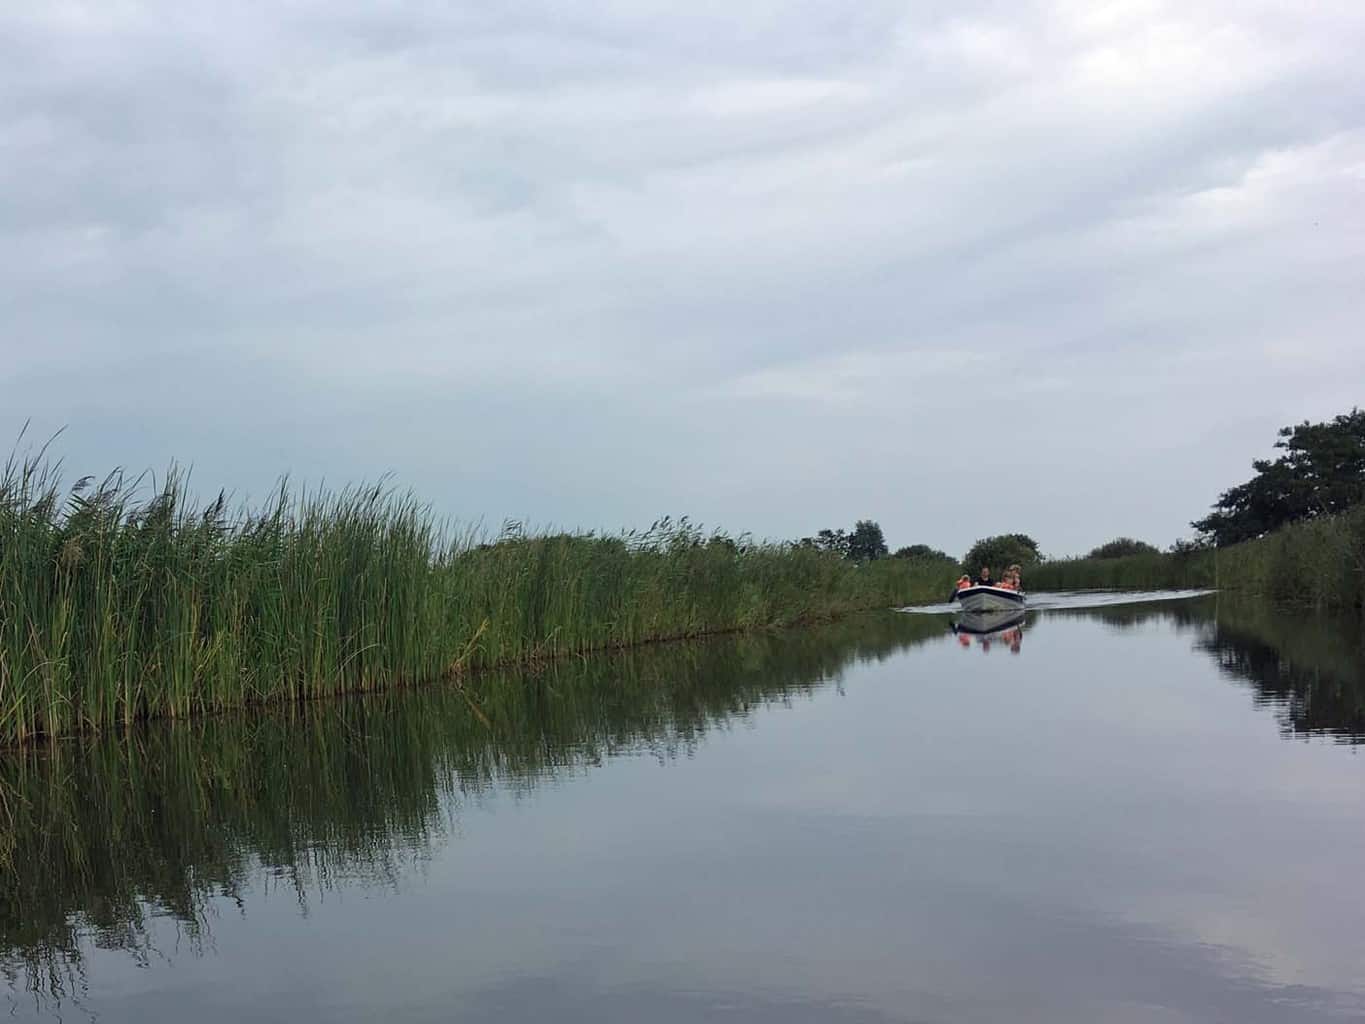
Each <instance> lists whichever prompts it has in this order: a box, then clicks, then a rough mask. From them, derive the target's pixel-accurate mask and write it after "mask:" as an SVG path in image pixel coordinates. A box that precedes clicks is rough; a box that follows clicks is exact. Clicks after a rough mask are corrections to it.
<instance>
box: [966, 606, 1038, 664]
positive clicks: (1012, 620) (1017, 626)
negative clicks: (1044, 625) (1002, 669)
mask: <svg viewBox="0 0 1365 1024" xmlns="http://www.w3.org/2000/svg"><path fill="white" fill-rule="evenodd" d="M1027 617H1028V613H1027V612H1026V611H1024V610H1023V609H1022V608H1016V609H1011V610H1008V611H987V612H963V613H962V614H961V615H959V616H958V617H957V618H956V619H955V620H954V621H953V623H952V625H951V629H952V631H953V632H954V633H955V634H956V635H957V638H958V640H957V642H958V643H959V644H960V645H961V646H962V647H963V648H964V649H967V648H970V647H971V646H972V641H973V640H975V641H976V643H977V646H979V647H980V648H981V650H982V652H983V653H986V654H989V653H990V650H991V648H992V647H993V646H994V645H996V644H1001V645H1003V646H1005V647H1008V648H1009V651H1010V653H1011V654H1018V653H1019V651H1020V648H1021V647H1022V645H1023V642H1024V621H1025V619H1026V618H1027Z"/></svg>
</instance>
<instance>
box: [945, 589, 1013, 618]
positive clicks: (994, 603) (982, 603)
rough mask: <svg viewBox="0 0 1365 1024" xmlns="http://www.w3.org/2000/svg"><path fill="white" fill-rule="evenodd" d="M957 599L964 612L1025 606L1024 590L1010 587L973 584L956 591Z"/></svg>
mask: <svg viewBox="0 0 1365 1024" xmlns="http://www.w3.org/2000/svg"><path fill="white" fill-rule="evenodd" d="M949 600H950V601H956V602H957V603H958V604H959V605H960V606H961V608H962V610H963V611H964V612H1002V611H1013V610H1014V609H1016V608H1022V607H1024V600H1025V598H1024V592H1023V591H1022V590H1011V589H1010V588H1009V587H988V586H971V587H963V588H962V589H961V590H959V591H957V592H955V593H954V594H953V596H952V597H951V598H949Z"/></svg>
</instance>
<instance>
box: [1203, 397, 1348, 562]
mask: <svg viewBox="0 0 1365 1024" xmlns="http://www.w3.org/2000/svg"><path fill="white" fill-rule="evenodd" d="M1279 437H1280V439H1279V440H1278V441H1276V442H1275V447H1276V448H1278V449H1280V450H1281V451H1282V452H1283V453H1284V454H1282V455H1281V456H1279V457H1278V458H1276V459H1257V460H1256V461H1255V462H1253V463H1252V464H1251V468H1252V469H1254V470H1255V471H1256V475H1255V476H1253V477H1252V478H1251V479H1250V480H1248V481H1247V482H1246V483H1243V484H1238V485H1237V486H1236V487H1232V488H1229V489H1228V490H1226V491H1224V492H1223V493H1222V494H1221V495H1219V497H1218V501H1217V502H1215V503H1214V506H1213V511H1212V512H1211V513H1210V514H1209V515H1207V516H1205V517H1204V518H1203V519H1199V520H1196V521H1195V522H1194V523H1192V524H1191V525H1192V526H1193V527H1194V528H1195V529H1196V530H1198V531H1199V532H1200V533H1202V534H1205V535H1207V536H1209V537H1211V538H1212V539H1213V542H1214V543H1215V544H1217V545H1219V546H1220V547H1221V546H1222V545H1225V544H1236V543H1237V542H1238V541H1243V540H1250V539H1251V538H1253V537H1259V536H1261V535H1262V534H1263V533H1267V532H1269V531H1270V530H1274V529H1276V528H1277V527H1280V526H1284V525H1285V524H1286V523H1292V522H1295V521H1297V520H1300V519H1312V518H1314V517H1315V516H1320V515H1330V514H1332V513H1335V512H1342V511H1344V510H1346V509H1347V508H1350V507H1351V506H1352V505H1357V504H1359V503H1361V502H1362V501H1365V411H1362V410H1360V409H1352V410H1351V411H1350V412H1349V413H1344V414H1342V415H1340V416H1337V417H1336V418H1334V419H1332V420H1329V421H1327V422H1325V423H1309V422H1307V421H1306V420H1305V421H1304V422H1303V423H1300V424H1299V425H1298V426H1296V427H1283V428H1281V429H1280V433H1279Z"/></svg>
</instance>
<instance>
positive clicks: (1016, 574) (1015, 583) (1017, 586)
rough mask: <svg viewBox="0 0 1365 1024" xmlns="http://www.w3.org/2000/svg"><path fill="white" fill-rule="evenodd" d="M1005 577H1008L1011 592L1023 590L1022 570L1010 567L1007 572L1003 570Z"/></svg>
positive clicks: (1015, 566)
mask: <svg viewBox="0 0 1365 1024" xmlns="http://www.w3.org/2000/svg"><path fill="white" fill-rule="evenodd" d="M1005 575H1007V576H1008V577H1009V581H1010V589H1012V590H1023V589H1024V577H1023V575H1022V570H1021V569H1020V568H1019V566H1017V565H1011V566H1010V567H1009V568H1008V569H1007V570H1005Z"/></svg>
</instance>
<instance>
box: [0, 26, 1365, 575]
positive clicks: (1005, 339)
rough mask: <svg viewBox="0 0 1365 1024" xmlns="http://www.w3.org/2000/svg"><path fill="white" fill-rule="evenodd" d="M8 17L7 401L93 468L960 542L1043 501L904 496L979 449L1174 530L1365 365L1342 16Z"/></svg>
mask: <svg viewBox="0 0 1365 1024" xmlns="http://www.w3.org/2000/svg"><path fill="white" fill-rule="evenodd" d="M0 40H3V42H0V62H3V63H2V64H0V66H4V67H5V68H6V69H7V70H6V72H5V73H4V74H3V76H0V275H2V276H3V279H4V281H5V282H6V296H7V301H6V302H5V303H4V304H3V306H0V339H3V340H0V345H3V347H4V351H3V353H0V355H3V369H0V431H8V432H10V434H11V435H13V434H14V433H17V429H18V424H20V423H22V422H23V420H24V419H26V418H28V417H35V421H36V422H37V423H39V425H47V426H51V427H54V428H55V427H56V426H60V425H62V424H69V425H70V429H69V430H68V432H67V434H66V435H65V436H64V438H63V441H62V444H63V446H64V451H65V454H66V455H67V457H68V460H69V461H71V462H72V463H73V464H76V465H79V466H80V467H81V469H82V470H84V469H87V468H88V469H91V470H97V469H100V468H102V467H101V466H99V465H95V463H99V462H100V461H101V460H106V461H107V460H111V459H112V460H114V461H117V462H119V463H123V464H130V465H135V466H140V465H145V464H158V463H160V462H161V461H162V460H163V459H164V458H166V457H168V456H169V455H170V454H177V455H179V456H180V457H182V458H184V459H192V460H194V461H195V462H196V463H198V464H199V466H200V473H199V476H200V478H201V479H204V480H208V478H210V477H213V476H214V474H219V475H221V476H223V477H224V479H222V480H221V481H219V480H217V479H216V478H215V479H214V480H213V483H214V484H215V487H216V485H217V484H218V483H219V482H221V483H223V484H227V485H228V486H230V487H235V488H238V489H247V490H250V489H258V488H259V487H260V486H261V485H262V482H263V481H268V480H270V479H273V478H274V477H275V476H276V475H278V474H279V473H281V472H283V471H290V472H293V473H295V474H296V475H300V476H304V477H312V476H318V475H323V473H324V471H325V474H326V475H328V476H329V477H331V478H335V477H337V476H341V477H343V478H344V477H346V476H348V475H363V474H370V473H373V472H374V471H376V470H379V471H382V470H384V469H393V470H395V472H396V473H397V474H398V475H399V476H400V477H401V478H403V479H404V481H405V482H411V483H412V484H413V485H414V486H415V487H417V488H418V489H419V490H420V491H422V492H423V493H424V494H426V495H427V496H428V497H430V498H431V499H432V501H433V502H434V503H435V504H436V505H437V506H438V507H441V508H443V509H450V510H452V511H458V512H460V513H461V514H470V513H472V514H476V515H485V516H487V517H489V518H490V519H492V520H495V521H496V520H497V519H499V518H500V517H501V516H502V515H504V514H518V515H529V516H530V517H531V518H533V519H536V520H538V521H573V522H579V523H584V524H589V525H607V526H617V525H623V524H630V523H634V522H637V521H640V520H643V519H650V518H653V517H654V516H655V515H657V514H659V513H661V512H673V513H675V514H676V513H680V512H694V513H696V512H704V514H705V516H706V517H707V518H708V519H709V520H710V521H712V522H717V523H723V524H725V525H728V526H731V527H732V528H734V529H749V530H753V531H755V532H758V533H760V534H772V535H788V536H789V535H800V534H805V533H809V532H810V531H811V530H812V529H816V528H818V527H820V526H823V525H834V524H837V523H840V522H843V521H845V520H849V521H851V519H852V518H853V517H855V516H866V515H873V516H876V517H878V518H880V519H881V520H882V522H883V525H884V526H885V527H886V528H887V532H888V535H889V536H891V537H892V538H893V539H899V540H900V541H904V542H907V543H909V542H914V541H929V542H933V543H935V544H936V545H939V546H946V547H950V548H957V547H964V546H965V545H966V544H967V543H969V542H970V541H971V540H972V539H973V535H975V534H976V533H981V532H990V531H993V530H994V529H996V528H998V529H1014V528H1016V526H1017V527H1018V528H1024V525H1025V524H1023V523H1022V522H1020V523H1015V522H1013V521H1005V520H1009V519H1010V515H1011V513H1010V511H1009V510H1002V509H999V508H998V507H995V508H989V509H987V508H983V509H980V510H974V511H971V512H968V513H967V514H962V513H961V511H960V510H957V511H948V512H938V511H935V510H934V508H933V507H932V505H931V504H930V503H927V502H926V501H925V500H924V498H923V495H925V494H926V493H933V494H939V493H951V492H954V491H958V490H960V489H961V484H962V481H963V479H964V478H969V479H990V480H999V481H1002V482H1004V483H1008V485H1009V486H1010V487H1011V491H1012V493H1015V494H1018V495H1019V499H1018V504H1017V506H1016V512H1015V513H1014V514H1016V515H1017V518H1019V519H1021V520H1022V519H1028V520H1029V522H1028V524H1027V525H1028V528H1029V532H1033V533H1034V534H1035V535H1037V536H1039V537H1040V539H1042V540H1043V541H1044V542H1045V547H1047V548H1048V549H1049V550H1063V551H1064V550H1072V549H1084V548H1087V547H1089V546H1092V545H1093V543H1096V542H1098V541H1101V540H1104V539H1106V538H1107V536H1109V535H1110V534H1116V533H1132V534H1137V535H1142V536H1146V537H1150V538H1151V539H1153V540H1155V541H1158V542H1165V541H1169V540H1170V539H1172V537H1173V536H1174V535H1176V534H1178V533H1180V532H1181V531H1183V530H1184V529H1185V524H1186V523H1187V522H1188V520H1189V519H1190V518H1193V517H1194V516H1196V515H1198V514H1199V513H1200V512H1201V510H1202V508H1203V507H1204V505H1205V504H1206V503H1207V502H1208V501H1209V500H1210V499H1211V498H1212V497H1213V496H1214V495H1216V493H1217V492H1218V491H1219V490H1221V489H1222V488H1223V487H1225V486H1227V485H1229V484H1231V483H1233V482H1236V480H1237V479H1239V478H1240V475H1241V474H1243V473H1245V472H1246V467H1247V463H1248V462H1249V460H1250V459H1251V458H1252V457H1254V456H1256V455H1259V454H1261V453H1263V451H1264V450H1265V448H1266V447H1267V446H1268V445H1269V442H1270V441H1271V440H1272V439H1273V432H1274V429H1275V427H1277V426H1278V425H1280V423H1282V422H1289V421H1297V420H1299V419H1302V418H1304V417H1318V416H1327V415H1331V414H1333V413H1335V412H1337V411H1340V410H1341V409H1342V408H1345V407H1348V406H1349V405H1350V404H1351V402H1352V401H1356V400H1358V397H1359V396H1358V395H1356V394H1354V393H1353V390H1352V387H1351V385H1350V383H1349V382H1350V381H1352V380H1355V379H1359V378H1360V377H1361V376H1362V374H1365V353H1362V349H1361V346H1359V344H1358V328H1357V326H1356V325H1357V324H1358V323H1359V319H1360V314H1361V312H1362V310H1361V302H1362V299H1361V296H1362V295H1363V294H1365V289H1362V288H1361V287H1360V280H1359V272H1358V269H1357V268H1358V267H1360V266H1361V265H1362V260H1361V257H1362V256H1365V203H1362V202H1361V201H1360V200H1361V198H1362V196H1361V192H1362V188H1363V187H1365V176H1363V175H1362V170H1361V169H1362V167H1365V120H1363V119H1362V117H1361V112H1360V108H1359V105H1358V103H1356V102H1354V99H1353V98H1354V97H1358V96H1359V95H1361V94H1362V87H1363V86H1365V73H1362V71H1361V70H1360V68H1359V63H1358V61H1357V60H1356V55H1357V54H1358V52H1359V50H1360V48H1361V44H1362V43H1363V42H1365V13H1363V12H1362V10H1361V9H1360V7H1359V5H1356V4H1351V3H1327V4H1322V5H1316V6H1315V8H1314V10H1313V12H1312V13H1310V14H1303V13H1302V12H1297V11H1295V12H1290V11H1287V10H1286V9H1284V8H1283V7H1282V6H1281V5H1279V4H1272V3H1269V2H1250V3H1246V2H1241V3H1236V4H1234V3H1231V2H1230V0H1229V2H1220V3H1214V4H1205V5H1200V6H1198V7H1197V8H1192V7H1190V6H1189V5H1184V4H1176V3H1167V2H1159V0H1142V2H1138V0H1131V2H1120V3H1109V4H1095V3H1090V2H1085V3H1082V2H1079V0H1078V2H1062V0H1050V2H1038V3H1024V4H1011V5H1002V4H998V3H991V2H985V0H983V2H979V3H969V4H967V5H965V6H964V5H955V6H953V7H952V8H951V9H949V8H943V7H941V6H939V5H932V4H925V5H917V6H914V7H911V8H906V7H905V6H904V5H902V4H900V3H894V4H893V3H890V2H881V0H874V2H871V3H866V4H859V5H856V7H852V8H850V7H849V6H848V5H847V4H838V3H834V2H833V0H804V2H802V3H799V4H797V5H791V4H781V5H779V4H776V3H766V2H764V3H757V4H746V5H743V6H742V7H738V8H736V7H735V6H734V5H731V4H727V5H719V4H715V5H712V4H697V5H691V6H689V7H688V8H687V9H686V10H679V9H677V8H676V5H672V6H670V5H662V4H640V3H625V2H621V3H612V4H605V5H594V6H593V7H591V8H578V9H572V10H570V9H565V8H564V7H563V5H552V4H548V3H531V4H524V5H519V6H518V7H517V8H516V9H514V10H513V9H499V8H488V7H481V6H478V5H463V6H462V5H454V6H451V5H436V4H429V3H424V2H416V0H414V2H409V3H401V4H395V5H386V6H385V7H383V8H375V7H372V6H370V5H362V4H350V3H344V2H343V3H328V4H321V3H302V4H296V5H291V6H289V7H288V8H284V9H279V10H271V11H266V10H264V9H259V8H251V7H242V8H234V9H233V10H232V11H231V12H228V13H226V14H225V13H224V10H223V8H222V7H221V6H220V5H214V4H203V3H186V4H177V5H168V4H160V3H120V4H108V3H100V4H86V3H61V2H56V3H51V4H43V5H18V6H15V7H12V8H11V9H8V10H6V11H4V12H3V13H0ZM1328 367H1332V368H1333V370H1332V372H1328V369H1327V368H1328ZM1192 368H1198V369H1192ZM186 396H192V402H191V403H190V404H192V405H193V407H194V415H195V416H197V417H198V418H199V419H201V420H202V419H204V418H208V419H210V420H211V421H212V423H213V429H212V430H205V431H199V430H190V429H188V427H187V424H188V423H189V418H190V415H191V414H190V411H189V410H188V409H186V408H184V407H183V406H184V400H185V398H186ZM260 396H269V399H268V400H260ZM968 396H975V397H968ZM279 402H287V403H289V406H288V407H284V408H281V407H277V406H275V405H272V403H279ZM967 402H970V403H971V408H972V410H973V415H972V416H970V417H962V416H957V415H955V414H956V413H957V412H958V411H959V410H960V409H961V408H962V407H963V404H964V403H967ZM263 415H264V419H265V421H266V422H269V423H270V424H271V427H270V429H269V430H268V431H267V430H265V429H264V428H263V427H262V417H263ZM1081 423H1083V424H1084V429H1083V430H1079V431H1078V424H1081ZM622 432H625V433H629V434H631V435H632V437H631V438H630V443H629V444H626V443H625V440H624V438H623V437H622ZM1002 436H1007V437H1009V438H1011V439H1012V442H1013V443H1012V444H1011V445H1009V446H1008V450H1005V449H1003V448H1002V446H1000V445H999V444H998V443H995V441H996V439H997V438H999V437H1002ZM489 437H502V438H507V439H508V440H507V441H506V443H499V444H496V445H490V444H486V443H483V442H482V441H473V442H471V441H470V439H482V438H489ZM873 437H875V438H877V439H878V440H876V441H871V440H869V439H870V438H873ZM451 438H459V439H461V443H458V444H452V443H451V440H450V439H451ZM191 442H192V444H191ZM191 447H192V448H193V450H187V449H188V448H191ZM251 453H255V454H254V455H253V454H251ZM546 453H553V454H552V456H549V457H547V454H546ZM836 453H838V454H836ZM961 453H967V454H966V455H965V456H964V455H962V454H961ZM1113 453H1124V457H1123V458H1122V459H1118V460H1116V459H1114V458H1113V457H1112V456H1113ZM604 455H605V456H606V457H604ZM623 459H624V460H630V461H629V463H628V464H623V463H622V461H621V460H623ZM888 462H891V463H894V465H895V466H896V467H897V469H896V473H895V479H894V481H889V480H887V479H886V476H885V475H886V465H887V463H888ZM527 503H533V504H534V506H535V507H531V508H527V507H525V505H526V504H527ZM698 506H700V508H699V507H698Z"/></svg>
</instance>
